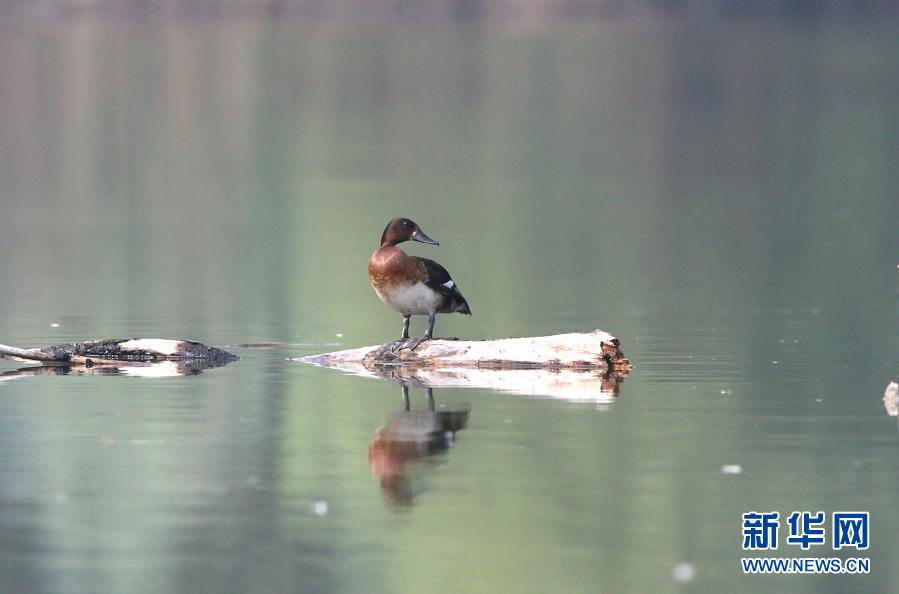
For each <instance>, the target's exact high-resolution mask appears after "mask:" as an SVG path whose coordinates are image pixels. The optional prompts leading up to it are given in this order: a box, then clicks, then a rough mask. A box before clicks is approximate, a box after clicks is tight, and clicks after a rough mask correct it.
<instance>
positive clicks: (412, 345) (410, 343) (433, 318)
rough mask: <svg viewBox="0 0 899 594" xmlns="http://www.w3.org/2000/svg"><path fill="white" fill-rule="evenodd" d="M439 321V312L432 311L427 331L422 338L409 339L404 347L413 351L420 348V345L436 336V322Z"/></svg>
mask: <svg viewBox="0 0 899 594" xmlns="http://www.w3.org/2000/svg"><path fill="white" fill-rule="evenodd" d="M435 322H437V314H436V313H432V314H431V315H430V316H428V330H427V331H426V332H425V335H424V336H422V337H421V338H414V339H412V340H407V341H406V342H405V343H403V347H402V348H408V349H409V350H411V351H414V350H415V349H417V348H418V346H419V345H420V344H421V343H423V342H424V341H426V340H431V338H433V336H434V323H435Z"/></svg>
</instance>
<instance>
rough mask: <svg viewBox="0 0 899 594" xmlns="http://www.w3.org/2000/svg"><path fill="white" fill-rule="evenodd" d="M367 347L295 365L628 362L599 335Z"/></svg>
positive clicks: (589, 366)
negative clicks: (391, 348) (411, 346)
mask: <svg viewBox="0 0 899 594" xmlns="http://www.w3.org/2000/svg"><path fill="white" fill-rule="evenodd" d="M390 344H393V343H388V344H387V345H384V346H369V347H362V348H358V349H349V350H345V351H335V352H333V353H324V354H321V355H312V356H309V357H301V358H300V359H299V360H300V361H303V362H305V363H311V364H313V365H319V366H323V367H334V366H336V365H338V364H340V363H362V364H363V365H365V366H369V365H403V366H409V367H461V368H477V369H550V370H561V369H575V370H602V371H605V372H607V373H611V374H627V372H628V370H629V369H630V362H629V361H628V360H627V359H626V358H625V357H624V353H622V352H621V348H620V344H619V342H618V339H617V338H615V337H614V336H612V335H611V334H609V333H608V332H603V331H602V330H594V331H593V332H573V333H570V334H556V335H553V336H526V337H523V338H501V339H498V340H458V339H445V338H437V339H433V340H428V341H425V342H422V343H421V344H420V345H419V346H417V347H416V348H414V349H413V348H408V347H402V348H398V349H396V350H395V351H392V350H390V349H389V348H385V347H388V345H390Z"/></svg>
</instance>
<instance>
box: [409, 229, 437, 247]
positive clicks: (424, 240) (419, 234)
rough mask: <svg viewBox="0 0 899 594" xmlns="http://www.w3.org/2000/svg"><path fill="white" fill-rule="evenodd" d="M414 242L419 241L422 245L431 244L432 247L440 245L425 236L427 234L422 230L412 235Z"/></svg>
mask: <svg viewBox="0 0 899 594" xmlns="http://www.w3.org/2000/svg"><path fill="white" fill-rule="evenodd" d="M412 241H419V242H421V243H429V244H431V245H440V244H439V243H437V242H436V241H434V240H433V239H431V238H430V237H428V236H427V235H425V232H424V231H422V230H421V229H416V230H415V233H413V234H412Z"/></svg>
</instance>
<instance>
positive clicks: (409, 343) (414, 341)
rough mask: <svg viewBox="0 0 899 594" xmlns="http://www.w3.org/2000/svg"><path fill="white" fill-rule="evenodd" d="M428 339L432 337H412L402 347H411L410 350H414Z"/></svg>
mask: <svg viewBox="0 0 899 594" xmlns="http://www.w3.org/2000/svg"><path fill="white" fill-rule="evenodd" d="M428 340H431V338H430V337H425V336H422V337H421V338H410V339H409V340H407V341H405V344H404V345H403V346H402V347H400V348H404V349H409V350H410V351H414V350H415V349H417V348H418V347H419V346H420V345H421V343H423V342H426V341H428Z"/></svg>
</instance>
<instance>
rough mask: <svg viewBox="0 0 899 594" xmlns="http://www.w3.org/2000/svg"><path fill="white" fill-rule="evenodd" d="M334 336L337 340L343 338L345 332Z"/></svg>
mask: <svg viewBox="0 0 899 594" xmlns="http://www.w3.org/2000/svg"><path fill="white" fill-rule="evenodd" d="M334 336H336V337H337V338H343V332H338V333H337V334H335V335H334Z"/></svg>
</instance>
